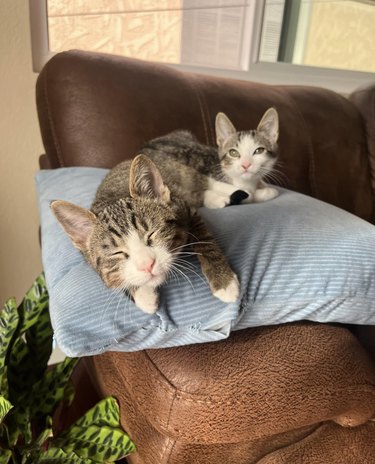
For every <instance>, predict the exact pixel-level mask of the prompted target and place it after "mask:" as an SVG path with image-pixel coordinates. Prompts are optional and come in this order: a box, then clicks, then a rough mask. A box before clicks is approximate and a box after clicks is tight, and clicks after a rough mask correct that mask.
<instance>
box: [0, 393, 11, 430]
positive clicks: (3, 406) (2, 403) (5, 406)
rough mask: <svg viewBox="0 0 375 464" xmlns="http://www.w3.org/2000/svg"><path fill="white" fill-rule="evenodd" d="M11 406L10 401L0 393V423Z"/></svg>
mask: <svg viewBox="0 0 375 464" xmlns="http://www.w3.org/2000/svg"><path fill="white" fill-rule="evenodd" d="M12 408H13V405H12V403H11V402H10V401H8V400H7V399H6V398H4V397H3V396H1V395H0V424H1V422H2V421H3V419H4V417H5V416H6V415H7V414H8V412H9V411H10V410H11V409H12Z"/></svg>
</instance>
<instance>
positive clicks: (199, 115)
mask: <svg viewBox="0 0 375 464" xmlns="http://www.w3.org/2000/svg"><path fill="white" fill-rule="evenodd" d="M271 106H274V107H275V108H276V109H277V110H278V112H279V116H280V139H279V146H280V166H279V167H278V169H279V170H280V171H281V172H282V180H283V181H282V186H284V187H287V188H290V189H293V190H296V191H299V192H301V193H305V194H308V195H312V196H314V197H316V198H319V199H321V200H324V201H327V202H329V203H332V204H334V205H337V206H339V207H342V208H344V209H346V210H348V211H350V212H352V213H354V214H356V215H358V216H360V217H362V218H364V219H366V220H370V221H372V220H373V219H374V202H373V192H372V187H371V178H370V169H369V159H368V150H367V144H366V143H367V142H366V134H365V130H364V122H363V119H362V117H361V115H360V113H359V111H358V110H357V108H356V107H355V106H354V105H353V104H352V103H351V102H350V101H348V100H347V99H346V98H344V97H342V96H340V95H338V94H336V93H334V92H332V91H329V90H325V89H322V88H314V87H304V86H269V85H265V84H259V83H252V82H247V81H238V80H233V79H226V78H218V77H212V76H202V75H195V74H191V73H186V72H180V71H177V70H174V69H172V68H170V67H167V66H164V65H158V64H153V63H148V62H143V61H139V60H134V59H128V58H124V57H118V56H112V55H105V54H99V53H90V52H81V51H70V52H63V53H60V54H57V55H56V56H55V57H54V58H52V59H51V60H50V61H49V62H48V63H47V65H46V66H45V67H44V69H43V70H42V72H41V74H40V76H39V79H38V82H37V107H38V114H39V120H40V127H41V132H42V138H43V142H44V146H45V150H46V155H47V159H48V164H47V165H46V164H44V167H46V166H47V167H51V168H56V167H61V166H96V167H107V168H111V167H113V166H114V165H115V164H117V163H118V162H120V161H122V160H124V159H126V158H131V157H134V156H135V155H136V154H137V152H139V150H140V148H141V147H142V145H143V144H144V143H145V142H146V141H148V140H149V139H151V138H153V137H156V136H159V135H162V134H165V133H168V132H170V131H172V130H174V129H181V128H184V129H190V130H191V131H192V132H193V133H194V134H195V135H196V136H197V137H198V139H199V140H200V141H202V142H204V143H208V144H212V145H214V144H215V134H214V121H215V116H216V114H217V112H219V111H223V112H225V113H226V114H228V116H229V117H230V118H231V120H232V121H233V123H234V124H235V126H236V128H237V129H250V128H255V127H256V126H257V124H258V122H259V120H260V118H261V116H262V114H263V113H264V111H265V110H266V109H267V108H269V107H271Z"/></svg>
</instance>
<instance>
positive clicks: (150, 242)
mask: <svg viewBox="0 0 375 464" xmlns="http://www.w3.org/2000/svg"><path fill="white" fill-rule="evenodd" d="M154 233H155V232H151V234H149V235H148V237H147V239H146V245H147V246H151V245H152V239H151V237H152V236H153V235H154Z"/></svg>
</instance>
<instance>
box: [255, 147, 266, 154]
mask: <svg viewBox="0 0 375 464" xmlns="http://www.w3.org/2000/svg"><path fill="white" fill-rule="evenodd" d="M265 151H266V149H265V148H264V147H258V148H257V149H256V150H255V151H254V155H260V154H261V153H264V152H265Z"/></svg>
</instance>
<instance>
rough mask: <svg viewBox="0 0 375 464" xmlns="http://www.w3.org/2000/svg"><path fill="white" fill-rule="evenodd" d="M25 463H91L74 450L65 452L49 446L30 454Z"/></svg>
mask: <svg viewBox="0 0 375 464" xmlns="http://www.w3.org/2000/svg"><path fill="white" fill-rule="evenodd" d="M26 463H27V464H93V463H94V461H92V460H91V459H82V458H80V457H79V456H77V455H76V454H75V453H74V452H70V453H67V452H65V451H64V450H62V449H61V448H56V447H50V448H48V450H46V451H43V450H39V451H37V452H33V453H31V454H30V456H29V458H28V459H27V461H26Z"/></svg>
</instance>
